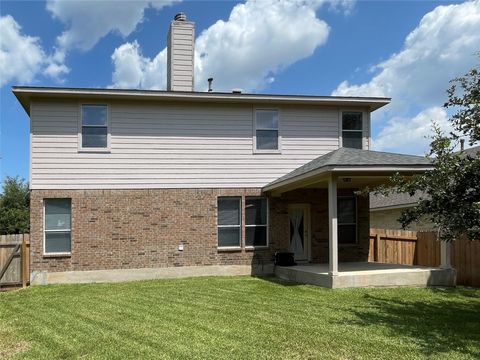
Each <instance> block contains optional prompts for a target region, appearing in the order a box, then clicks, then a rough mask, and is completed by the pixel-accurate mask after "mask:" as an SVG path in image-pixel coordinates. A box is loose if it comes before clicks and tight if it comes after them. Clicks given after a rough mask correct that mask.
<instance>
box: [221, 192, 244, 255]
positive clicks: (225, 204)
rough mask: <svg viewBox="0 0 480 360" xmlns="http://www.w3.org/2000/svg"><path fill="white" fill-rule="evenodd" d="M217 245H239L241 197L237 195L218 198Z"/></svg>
mask: <svg viewBox="0 0 480 360" xmlns="http://www.w3.org/2000/svg"><path fill="white" fill-rule="evenodd" d="M217 208H218V210H217V211H218V214H217V215H218V219H217V224H218V229H217V231H218V246H219V247H229V246H240V230H241V227H240V224H241V219H242V215H241V210H240V208H241V199H240V198H237V197H222V198H218V201H217Z"/></svg>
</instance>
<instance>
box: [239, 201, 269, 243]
mask: <svg viewBox="0 0 480 360" xmlns="http://www.w3.org/2000/svg"><path fill="white" fill-rule="evenodd" d="M247 199H265V200H266V202H267V205H266V206H267V223H266V224H265V225H247V218H246V217H245V249H246V250H253V249H266V248H268V247H269V245H270V243H269V236H268V235H269V234H268V233H269V231H268V229H269V220H270V209H269V203H268V198H267V197H265V196H245V215H246V213H247V209H246V207H247ZM247 227H265V228H266V229H267V231H266V234H267V242H266V245H260V246H254V245H247V244H246V241H247V234H246V230H247Z"/></svg>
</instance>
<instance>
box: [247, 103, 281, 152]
mask: <svg viewBox="0 0 480 360" xmlns="http://www.w3.org/2000/svg"><path fill="white" fill-rule="evenodd" d="M257 111H276V112H277V115H278V127H277V134H278V149H257V130H275V129H262V128H257ZM252 118H253V153H254V154H281V153H282V134H281V131H280V128H281V112H280V109H279V108H253V116H252Z"/></svg>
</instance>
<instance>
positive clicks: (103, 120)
mask: <svg viewBox="0 0 480 360" xmlns="http://www.w3.org/2000/svg"><path fill="white" fill-rule="evenodd" d="M107 147H108V108H107V105H82V148H85V149H106V148H107Z"/></svg>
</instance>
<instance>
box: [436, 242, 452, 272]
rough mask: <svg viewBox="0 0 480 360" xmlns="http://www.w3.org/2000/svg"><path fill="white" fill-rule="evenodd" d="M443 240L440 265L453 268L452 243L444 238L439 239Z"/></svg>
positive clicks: (443, 267) (444, 267)
mask: <svg viewBox="0 0 480 360" xmlns="http://www.w3.org/2000/svg"><path fill="white" fill-rule="evenodd" d="M437 241H441V242H440V267H441V268H442V269H451V268H452V262H451V259H450V257H451V252H452V248H451V244H450V243H449V242H447V241H443V240H437Z"/></svg>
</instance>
